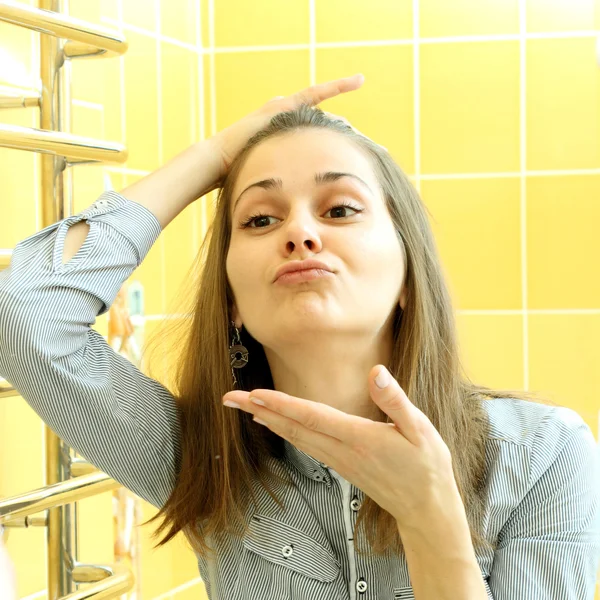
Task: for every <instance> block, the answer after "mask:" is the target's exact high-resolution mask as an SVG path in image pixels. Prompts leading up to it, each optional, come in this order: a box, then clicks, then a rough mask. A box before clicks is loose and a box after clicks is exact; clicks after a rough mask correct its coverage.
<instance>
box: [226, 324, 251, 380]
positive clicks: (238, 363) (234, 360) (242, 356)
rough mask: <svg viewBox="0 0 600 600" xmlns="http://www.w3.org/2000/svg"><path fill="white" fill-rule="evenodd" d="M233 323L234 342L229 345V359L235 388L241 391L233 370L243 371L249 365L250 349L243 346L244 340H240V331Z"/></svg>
mask: <svg viewBox="0 0 600 600" xmlns="http://www.w3.org/2000/svg"><path fill="white" fill-rule="evenodd" d="M230 322H231V327H232V328H233V333H232V338H233V339H232V341H231V344H230V345H229V359H230V361H231V374H232V375H233V388H234V389H239V388H238V387H237V384H238V380H237V378H236V376H235V373H234V371H233V369H234V368H235V369H242V368H243V367H245V366H246V365H247V364H248V349H247V348H246V346H244V345H243V344H242V340H241V338H240V331H239V329H238V328H237V327H236V326H235V323H234V322H233V321H230ZM238 355H239V356H238Z"/></svg>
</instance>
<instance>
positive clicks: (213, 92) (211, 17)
mask: <svg viewBox="0 0 600 600" xmlns="http://www.w3.org/2000/svg"><path fill="white" fill-rule="evenodd" d="M214 50H215V0H208V56H209V59H210V135H211V136H213V135H216V134H217V81H216V73H215V52H214ZM203 52H204V50H203ZM213 194H216V192H214V191H213V192H211V196H212V195H213ZM211 202H213V198H211Z"/></svg>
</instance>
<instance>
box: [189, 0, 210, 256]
mask: <svg viewBox="0 0 600 600" xmlns="http://www.w3.org/2000/svg"><path fill="white" fill-rule="evenodd" d="M193 6H194V23H195V35H194V37H195V39H196V49H197V50H200V49H201V48H202V9H201V8H200V2H193ZM197 54H198V56H197V57H196V77H197V81H196V93H197V94H198V101H197V102H195V103H194V102H192V103H190V108H191V111H192V131H193V132H194V141H195V140H198V141H202V140H204V110H205V107H204V55H203V54H201V53H200V52H198V53H197ZM197 107H198V108H197ZM199 204H200V205H199ZM198 205H199V206H198ZM205 206H206V199H205V198H202V199H200V200H198V201H196V202H194V204H193V205H192V248H193V256H196V254H197V253H198V249H199V248H198V245H199V237H200V232H199V231H198V220H199V219H200V225H201V230H202V231H203V232H205V231H206V227H207V223H206V211H205V210H204V207H205ZM198 212H199V213H200V215H198Z"/></svg>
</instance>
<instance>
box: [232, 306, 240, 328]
mask: <svg viewBox="0 0 600 600" xmlns="http://www.w3.org/2000/svg"><path fill="white" fill-rule="evenodd" d="M231 320H232V321H233V322H234V323H235V326H236V327H237V328H238V329H241V328H242V319H241V318H240V314H239V312H238V309H237V306H236V305H235V304H234V305H233V307H232V309H231Z"/></svg>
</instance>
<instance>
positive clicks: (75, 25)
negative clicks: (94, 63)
mask: <svg viewBox="0 0 600 600" xmlns="http://www.w3.org/2000/svg"><path fill="white" fill-rule="evenodd" d="M0 21H6V22H7V23H12V24H13V25H18V26H19V27H26V28H27V29H32V30H33V31H38V32H39V33H45V34H46V35H52V36H54V37H59V38H65V39H67V40H69V41H68V42H67V43H66V44H65V45H64V48H63V51H64V54H65V56H66V57H67V58H81V57H84V56H85V57H101V56H106V57H110V56H118V55H120V54H125V52H127V42H126V41H125V38H124V37H123V36H122V35H120V34H119V33H118V32H116V31H113V30H111V29H107V28H105V27H101V26H99V25H93V24H91V23H87V22H86V21H82V20H81V19H76V18H75V17H70V16H69V15H64V14H59V13H56V12H53V11H51V10H45V9H43V8H34V7H33V6H28V5H26V4H23V3H22V2H14V1H13V0H0Z"/></svg>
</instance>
